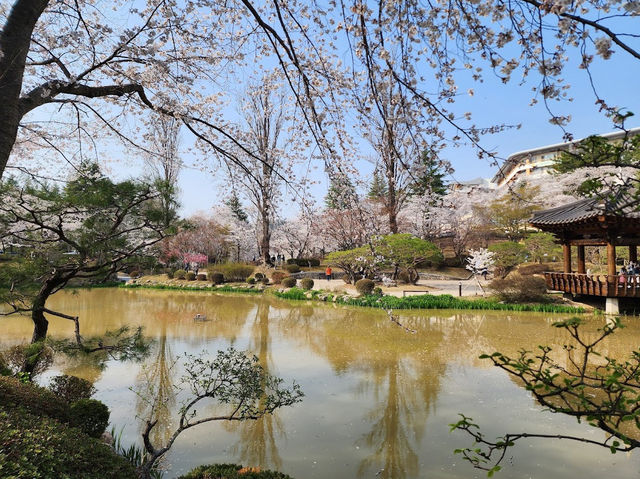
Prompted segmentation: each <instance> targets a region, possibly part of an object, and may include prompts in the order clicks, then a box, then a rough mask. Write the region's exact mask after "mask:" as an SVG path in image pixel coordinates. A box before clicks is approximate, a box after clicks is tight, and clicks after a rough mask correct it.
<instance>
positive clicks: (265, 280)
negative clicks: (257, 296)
mask: <svg viewBox="0 0 640 479" xmlns="http://www.w3.org/2000/svg"><path fill="white" fill-rule="evenodd" d="M260 282H261V283H262V284H265V285H266V284H269V278H267V277H266V276H265V277H264V278H262V279H261V280H260Z"/></svg>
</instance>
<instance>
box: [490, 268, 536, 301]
mask: <svg viewBox="0 0 640 479" xmlns="http://www.w3.org/2000/svg"><path fill="white" fill-rule="evenodd" d="M489 289H490V290H491V291H492V292H493V293H494V294H495V295H496V296H497V297H498V298H499V299H500V300H501V301H506V302H508V303H528V302H538V301H543V300H544V299H545V294H546V293H547V284H546V283H545V281H544V279H543V278H539V277H537V276H522V275H519V274H512V275H511V276H510V277H509V278H508V279H502V278H496V279H494V280H493V281H491V283H489Z"/></svg>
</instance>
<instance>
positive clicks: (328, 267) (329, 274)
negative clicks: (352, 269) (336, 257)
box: [324, 266, 333, 281]
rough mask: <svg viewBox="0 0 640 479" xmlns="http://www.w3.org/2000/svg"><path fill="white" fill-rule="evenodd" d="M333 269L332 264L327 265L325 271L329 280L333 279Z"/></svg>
mask: <svg viewBox="0 0 640 479" xmlns="http://www.w3.org/2000/svg"><path fill="white" fill-rule="evenodd" d="M332 272H333V271H331V266H327V269H326V270H325V272H324V275H325V277H326V278H327V281H331V273H332Z"/></svg>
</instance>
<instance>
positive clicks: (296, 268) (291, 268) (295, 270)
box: [284, 264, 300, 274]
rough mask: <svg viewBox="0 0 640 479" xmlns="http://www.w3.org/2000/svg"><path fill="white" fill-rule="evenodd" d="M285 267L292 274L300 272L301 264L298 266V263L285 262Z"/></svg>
mask: <svg viewBox="0 0 640 479" xmlns="http://www.w3.org/2000/svg"><path fill="white" fill-rule="evenodd" d="M284 269H285V271H287V272H288V273H291V274H293V273H299V272H300V266H298V265H297V264H285V265H284Z"/></svg>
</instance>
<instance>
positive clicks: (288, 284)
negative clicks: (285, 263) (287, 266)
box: [282, 276, 298, 288]
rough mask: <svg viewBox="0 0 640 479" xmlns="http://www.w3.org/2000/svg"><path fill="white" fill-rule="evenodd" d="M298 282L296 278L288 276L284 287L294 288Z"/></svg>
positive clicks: (284, 281) (283, 283) (283, 282)
mask: <svg viewBox="0 0 640 479" xmlns="http://www.w3.org/2000/svg"><path fill="white" fill-rule="evenodd" d="M297 282H298V281H297V280H296V279H295V278H292V277H291V276H287V277H286V278H284V279H283V280H282V286H284V287H285V288H293V287H294V286H295V285H296V283H297Z"/></svg>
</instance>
